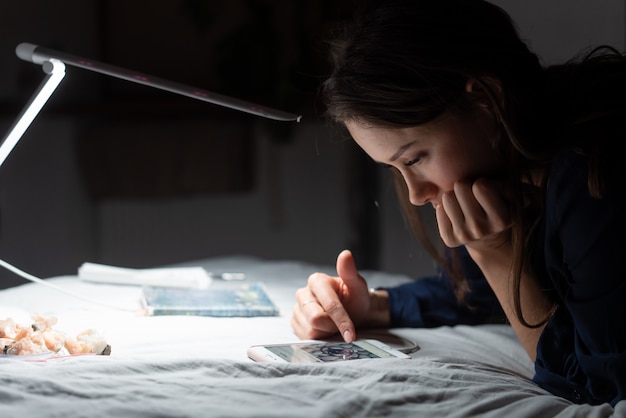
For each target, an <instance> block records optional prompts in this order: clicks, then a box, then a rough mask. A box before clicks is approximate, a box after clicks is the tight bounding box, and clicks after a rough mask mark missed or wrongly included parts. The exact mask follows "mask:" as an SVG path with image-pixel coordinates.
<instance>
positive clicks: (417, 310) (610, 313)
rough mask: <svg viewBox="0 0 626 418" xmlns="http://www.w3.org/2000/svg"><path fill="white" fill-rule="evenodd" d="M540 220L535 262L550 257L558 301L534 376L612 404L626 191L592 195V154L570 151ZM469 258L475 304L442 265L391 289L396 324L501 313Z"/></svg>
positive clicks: (619, 358) (623, 365)
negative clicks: (461, 298)
mask: <svg viewBox="0 0 626 418" xmlns="http://www.w3.org/2000/svg"><path fill="white" fill-rule="evenodd" d="M542 229H543V231H544V233H545V235H544V239H543V241H542V242H540V243H538V246H539V247H538V248H536V249H535V250H536V251H534V253H535V254H536V256H535V257H536V259H535V260H533V261H534V262H533V264H535V265H541V264H543V265H544V266H545V269H546V273H547V277H548V279H549V281H550V282H551V283H552V286H553V288H554V291H555V294H556V295H557V297H558V299H560V307H559V308H558V309H557V311H556V313H555V314H554V316H553V317H552V318H551V319H550V320H549V322H548V323H547V325H546V327H545V329H544V331H543V333H542V335H541V337H540V340H539V342H538V345H537V358H536V362H535V377H534V381H535V382H536V383H537V384H539V385H540V386H541V387H543V388H545V389H547V390H549V391H550V392H551V393H554V394H555V395H558V396H562V397H564V398H566V399H569V400H571V401H573V402H577V403H591V404H598V403H604V402H609V403H610V404H612V405H615V404H616V403H617V402H618V401H619V400H621V399H626V324H625V323H624V322H623V321H624V320H626V269H625V268H624V262H625V261H626V258H624V257H625V255H626V194H625V193H619V194H618V193H614V194H612V195H608V196H606V197H603V198H602V199H596V198H593V197H591V196H590V194H589V191H588V187H587V162H586V159H585V157H583V156H580V155H577V154H574V153H573V152H568V153H563V154H562V155H560V156H559V157H557V158H556V159H555V160H554V161H553V164H552V169H551V174H550V181H549V185H548V191H547V201H546V213H545V217H544V220H543V225H542ZM541 247H543V248H541ZM537 250H538V251H537ZM542 258H543V259H542ZM463 267H464V272H465V274H466V276H467V278H468V280H469V285H470V289H471V292H470V293H469V295H468V298H467V301H468V302H469V304H470V305H471V308H468V307H467V306H465V305H463V304H459V303H458V302H457V301H456V298H455V295H454V293H453V291H452V288H451V286H450V281H449V278H448V277H446V274H445V273H442V274H440V275H439V276H438V277H426V278H423V279H419V280H416V281H415V282H412V283H409V284H406V285H402V286H399V287H395V288H387V289H386V290H387V291H388V292H389V301H390V310H391V320H392V326H414V327H434V326H440V325H454V324H477V323H482V322H485V321H487V320H489V319H490V318H493V317H494V315H498V314H501V310H500V307H499V305H498V302H497V300H496V298H495V295H494V294H493V292H492V291H491V288H490V287H489V285H488V284H487V282H486V280H485V278H484V276H483V275H482V273H481V272H480V270H479V269H478V268H477V266H476V265H475V264H474V263H473V261H472V260H471V258H470V257H469V256H468V255H467V253H466V252H465V254H464V259H463Z"/></svg>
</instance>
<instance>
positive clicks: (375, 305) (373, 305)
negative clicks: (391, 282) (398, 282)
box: [363, 289, 391, 328]
mask: <svg viewBox="0 0 626 418" xmlns="http://www.w3.org/2000/svg"><path fill="white" fill-rule="evenodd" d="M369 297H370V309H369V312H368V315H367V317H366V318H365V321H364V324H363V325H364V326H365V327H367V328H387V327H389V325H390V324H391V315H390V314H389V293H387V291H386V290H381V289H370V291H369Z"/></svg>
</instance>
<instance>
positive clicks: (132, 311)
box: [0, 256, 626, 418]
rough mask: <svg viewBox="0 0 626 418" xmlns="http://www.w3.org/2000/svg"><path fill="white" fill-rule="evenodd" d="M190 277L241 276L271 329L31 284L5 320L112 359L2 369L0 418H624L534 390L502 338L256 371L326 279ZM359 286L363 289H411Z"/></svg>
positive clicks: (464, 331) (228, 263)
mask: <svg viewBox="0 0 626 418" xmlns="http://www.w3.org/2000/svg"><path fill="white" fill-rule="evenodd" d="M188 265H193V266H202V267H204V268H206V269H207V270H209V271H238V272H244V273H246V275H247V278H246V280H248V281H260V282H263V283H264V284H265V287H266V289H267V291H268V293H269V295H270V297H271V298H272V299H273V301H274V302H275V303H276V304H277V305H278V307H279V309H280V312H281V313H280V315H279V316H274V317H254V318H216V317H196V316H142V315H140V314H138V313H137V312H138V311H139V308H140V302H139V300H140V295H141V288H139V287H137V286H127V285H111V284H94V283H88V282H85V281H82V280H80V279H79V278H78V277H77V276H63V277H53V278H49V279H48V282H49V283H53V284H55V285H58V286H61V287H62V288H64V289H66V290H68V291H71V292H74V293H76V294H78V295H81V296H83V297H85V299H79V298H77V297H74V296H71V295H69V294H65V293H61V292H59V291H58V290H56V289H52V288H49V287H47V286H43V285H41V284H36V283H25V284H23V285H20V286H16V287H12V288H8V289H4V290H2V291H0V318H3V317H6V316H7V315H10V316H14V317H15V319H16V320H22V321H24V320H26V321H27V320H28V316H29V315H31V314H32V313H34V312H37V313H42V314H45V315H54V316H55V317H56V318H57V319H58V323H57V325H56V328H58V329H60V330H63V331H64V332H66V333H68V334H72V333H76V332H78V331H80V330H82V329H85V328H94V329H97V330H98V332H100V333H101V334H102V335H103V336H105V338H106V340H107V342H108V343H109V344H110V346H111V353H110V355H108V356H105V355H98V356H96V355H87V356H72V357H64V358H55V359H52V360H48V361H35V362H30V361H23V360H17V359H7V358H6V357H4V358H3V359H1V360H0V379H1V381H2V384H1V385H0V415H1V416H14V417H17V416H59V417H60V416H63V417H75V416H89V417H98V416H102V417H116V416H117V417H127V416H141V417H152V416H159V417H197V416H202V417H213V416H216V417H378V416H387V417H403V418H404V417H407V416H427V417H499V418H500V417H507V418H515V417H531V416H532V417H587V418H589V417H591V418H593V417H626V401H622V402H620V403H619V404H618V405H617V406H616V407H615V408H613V407H611V406H610V405H608V404H605V405H597V406H591V405H575V404H572V403H570V402H568V401H566V400H564V399H561V398H558V397H555V396H552V395H550V394H549V393H547V392H546V391H544V390H542V389H541V388H539V387H537V386H536V385H534V384H533V383H532V381H531V377H532V374H533V368H532V364H531V362H530V361H529V359H528V357H527V356H526V354H525V352H524V350H523V348H522V347H521V345H520V344H519V343H518V342H517V341H516V339H515V336H514V335H513V333H512V331H511V329H510V328H509V327H508V326H506V325H485V326H474V327H469V326H456V327H441V328H436V329H393V330H390V331H389V334H388V335H387V336H388V337H390V339H389V340H388V342H389V343H390V344H393V343H394V342H395V341H397V340H396V339H395V337H401V338H402V339H403V340H402V341H407V340H410V341H414V342H416V343H417V344H419V346H420V347H421V349H420V350H419V351H417V352H414V353H412V354H411V357H412V359H411V360H404V359H390V360H387V359H385V360H375V359H373V360H357V361H346V362H341V363H332V364H278V363H255V362H253V361H251V360H250V359H248V357H247V354H246V350H247V348H248V346H250V345H253V344H262V343H282V342H295V341H298V339H297V337H295V335H294V334H293V333H292V330H291V327H290V325H289V320H290V316H291V310H292V308H293V304H294V301H295V299H294V292H295V289H296V288H298V287H301V286H302V285H304V284H305V281H306V278H307V277H308V275H309V274H310V273H312V272H314V271H327V272H329V273H332V268H330V267H329V266H317V265H311V264H307V263H301V262H293V261H268V260H261V259H257V258H252V257H235V256H233V257H220V258H214V259H207V260H203V261H200V262H197V263H191V264H188ZM364 275H366V277H367V279H368V282H369V283H370V284H371V285H372V286H377V285H382V284H385V285H389V284H397V283H402V282H405V281H407V280H409V279H408V278H407V277H404V276H401V275H390V274H384V273H382V272H376V271H370V272H365V273H364ZM92 300H96V301H98V302H99V304H96V303H93V302H92ZM380 335H382V336H383V337H384V336H385V334H380ZM360 336H364V335H360ZM398 341H399V340H398Z"/></svg>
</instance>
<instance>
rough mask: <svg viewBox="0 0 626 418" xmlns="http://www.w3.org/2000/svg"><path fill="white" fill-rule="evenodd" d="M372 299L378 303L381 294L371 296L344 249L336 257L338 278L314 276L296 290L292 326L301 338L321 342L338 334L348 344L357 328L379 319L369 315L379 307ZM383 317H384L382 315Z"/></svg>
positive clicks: (378, 316) (373, 314)
mask: <svg viewBox="0 0 626 418" xmlns="http://www.w3.org/2000/svg"><path fill="white" fill-rule="evenodd" d="M377 293H378V292H377ZM384 293H385V292H383V294H384ZM372 298H377V300H378V298H381V295H380V294H370V292H369V290H368V287H367V283H366V282H365V279H363V277H361V275H360V274H359V273H358V271H357V268H356V264H355V262H354V257H353V256H352V253H351V252H350V251H348V250H344V251H342V252H341V253H340V254H339V256H338V257H337V276H329V275H327V274H324V273H314V274H312V275H311V276H309V280H308V282H307V286H306V287H303V288H300V289H298V290H297V291H296V300H297V303H296V305H295V307H294V310H293V316H292V318H291V326H292V327H293V329H294V331H295V333H296V335H297V336H298V337H300V338H302V339H320V338H324V337H328V336H330V335H333V334H336V333H337V332H339V333H340V334H341V336H342V337H343V339H344V340H345V341H346V342H351V341H353V340H354V339H355V336H356V326H361V325H366V323H367V322H368V321H369V320H370V319H376V318H380V316H381V313H380V312H372V311H373V309H372V308H373V307H379V306H380V305H381V304H379V303H372ZM385 302H386V300H385ZM374 305H375V306H374ZM385 309H386V305H385V307H384V309H383V310H385ZM382 315H383V317H385V312H383V313H382ZM387 316H388V313H387ZM385 318H386V317H385ZM387 320H388V319H387ZM369 325H372V324H369ZM374 325H382V324H374Z"/></svg>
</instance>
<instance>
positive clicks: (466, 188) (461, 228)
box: [435, 178, 511, 250]
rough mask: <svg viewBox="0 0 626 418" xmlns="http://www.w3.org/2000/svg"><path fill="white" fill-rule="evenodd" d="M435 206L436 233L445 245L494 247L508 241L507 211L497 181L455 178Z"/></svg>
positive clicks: (508, 219) (476, 247)
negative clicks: (437, 231)
mask: <svg viewBox="0 0 626 418" xmlns="http://www.w3.org/2000/svg"><path fill="white" fill-rule="evenodd" d="M435 209H436V215H437V224H438V227H439V234H440V235H441V239H442V240H443V242H444V244H446V245H447V246H448V247H459V246H461V245H465V246H466V247H468V248H473V249H475V250H480V249H495V248H497V247H499V246H501V245H502V244H505V243H506V242H507V241H508V232H509V229H510V226H511V219H510V211H509V207H508V203H507V201H506V200H505V197H504V193H503V192H502V187H501V183H499V182H497V181H494V180H491V179H486V178H481V179H478V180H476V181H474V182H466V181H460V182H456V183H455V184H454V190H453V191H449V192H446V193H444V195H443V196H442V201H441V203H440V204H439V205H438V206H437V207H436V208H435Z"/></svg>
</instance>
